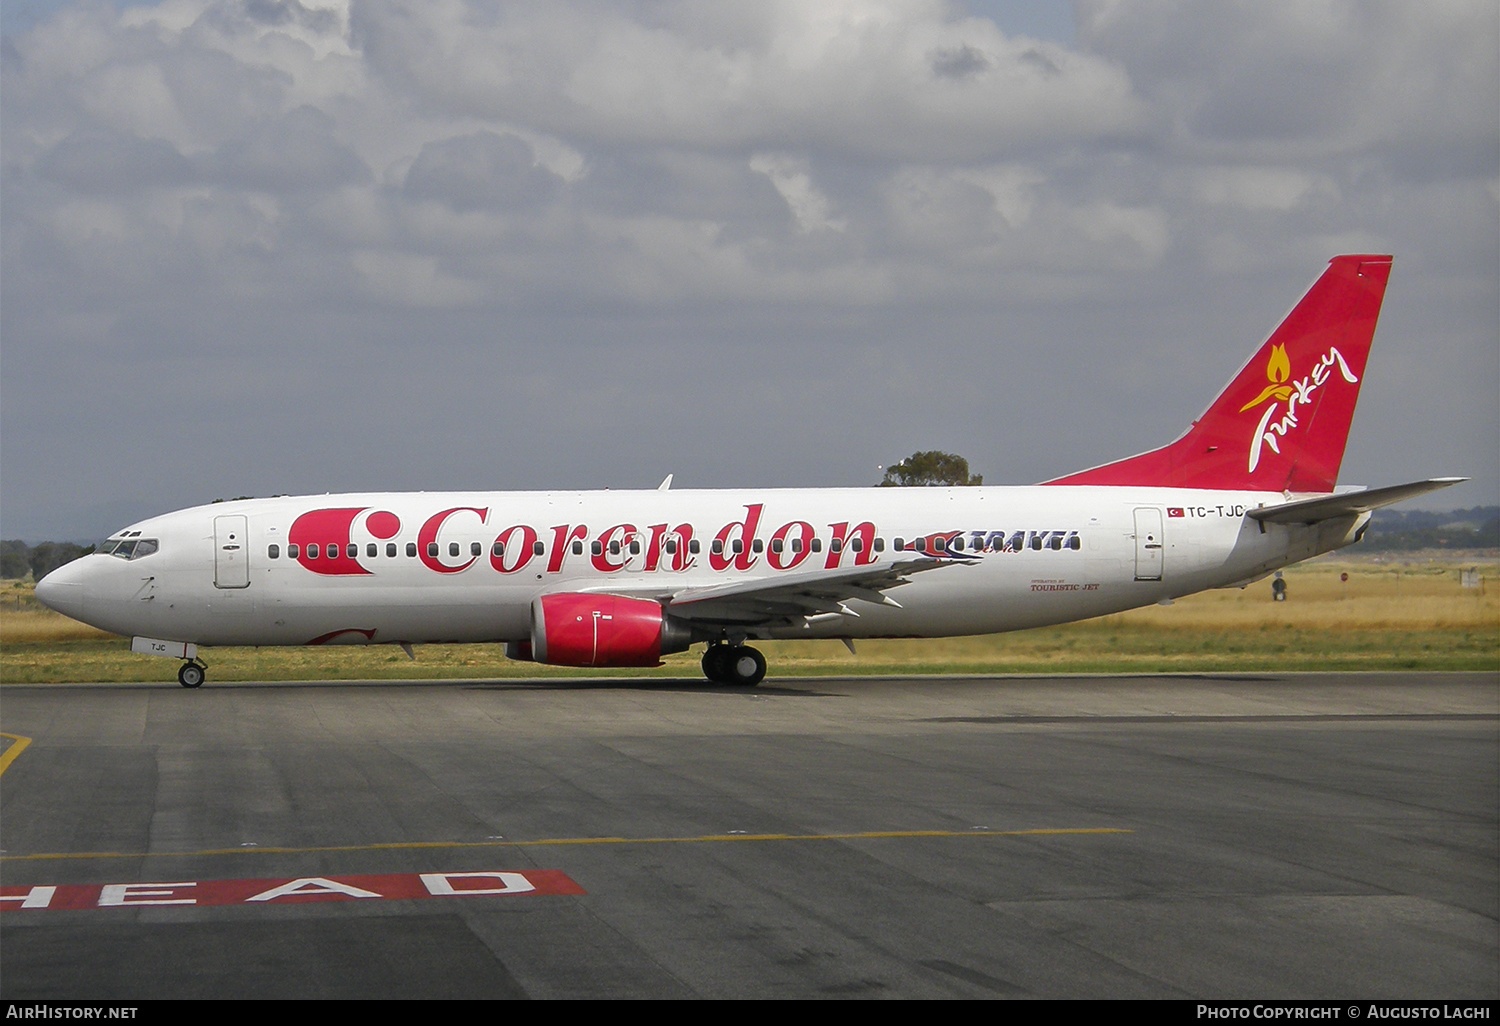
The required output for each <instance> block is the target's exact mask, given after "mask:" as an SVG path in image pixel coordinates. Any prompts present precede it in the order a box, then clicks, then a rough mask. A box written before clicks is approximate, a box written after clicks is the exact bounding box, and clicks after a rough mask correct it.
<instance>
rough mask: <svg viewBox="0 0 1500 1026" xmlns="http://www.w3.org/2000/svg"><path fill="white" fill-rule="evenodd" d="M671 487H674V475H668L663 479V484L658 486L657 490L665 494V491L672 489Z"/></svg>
mask: <svg viewBox="0 0 1500 1026" xmlns="http://www.w3.org/2000/svg"><path fill="white" fill-rule="evenodd" d="M671 487H672V475H671V474H668V475H667V476H666V477H664V478H662V479H661V484H659V485H657V486H656V490H657V491H659V492H665V491H669V490H670V489H671Z"/></svg>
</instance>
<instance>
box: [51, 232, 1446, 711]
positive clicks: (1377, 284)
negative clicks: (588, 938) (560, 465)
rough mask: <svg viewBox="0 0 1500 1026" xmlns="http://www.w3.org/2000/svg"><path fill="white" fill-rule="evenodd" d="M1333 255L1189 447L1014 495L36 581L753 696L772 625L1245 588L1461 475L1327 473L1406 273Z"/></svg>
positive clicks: (213, 552) (1082, 614)
mask: <svg viewBox="0 0 1500 1026" xmlns="http://www.w3.org/2000/svg"><path fill="white" fill-rule="evenodd" d="M1390 268H1391V258H1390V257H1388V256H1340V257H1336V258H1334V259H1333V260H1332V261H1330V263H1329V266H1328V268H1327V270H1326V271H1325V272H1324V273H1323V275H1322V276H1321V277H1320V278H1319V279H1318V280H1317V281H1316V282H1315V283H1314V284H1313V286H1312V288H1311V289H1310V290H1309V291H1308V293H1307V295H1306V296H1304V297H1303V299H1302V301H1301V302H1300V303H1298V304H1297V306H1296V307H1295V308H1293V310H1292V312H1291V313H1290V314H1288V316H1287V318H1286V320H1285V321H1283V322H1282V324H1281V325H1280V327H1278V328H1277V329H1276V331H1275V332H1274V333H1273V334H1272V335H1271V337H1270V338H1269V339H1268V340H1267V341H1266V342H1265V343H1264V344H1263V345H1262V346H1261V347H1260V348H1259V349H1257V350H1256V352H1255V355H1254V356H1252V357H1251V358H1250V360H1249V362H1248V363H1246V364H1245V366H1244V367H1243V368H1242V369H1241V370H1240V371H1239V372H1238V373H1237V374H1236V375H1235V376H1234V378H1233V380H1232V381H1231V382H1230V384H1229V386H1228V388H1226V389H1225V390H1224V392H1223V393H1222V394H1221V395H1220V396H1219V397H1218V398H1217V399H1215V400H1214V402H1213V404H1212V405H1211V406H1209V408H1208V410H1207V411H1206V412H1205V413H1204V414H1203V415H1202V416H1201V417H1200V418H1199V419H1198V420H1196V421H1194V422H1193V425H1192V426H1191V427H1190V428H1189V429H1188V431H1187V432H1186V433H1185V434H1184V435H1183V436H1182V437H1180V438H1179V439H1177V440H1176V441H1175V442H1173V443H1171V444H1170V445H1167V446H1165V447H1163V448H1160V449H1156V450H1153V451H1151V452H1147V453H1143V454H1141V455H1139V456H1134V457H1131V458H1130V459H1126V460H1122V461H1120V462H1117V463H1110V464H1107V465H1105V466H1101V467H1096V468H1094V469H1092V470H1085V471H1082V472H1080V473H1077V474H1071V475H1069V476H1067V477H1062V478H1058V479H1056V480H1053V481H1048V482H1045V483H1043V484H1040V485H1032V486H1029V487H1019V488H984V487H965V488H818V489H786V490H777V489H753V490H734V491H696V490H678V491H672V490H670V489H669V487H668V486H669V484H670V482H671V478H670V477H669V478H668V479H667V480H666V481H664V482H662V486H661V487H660V488H658V489H655V490H653V491H604V492H455V493H418V494H390V493H369V494H354V495H337V496H329V495H322V496H302V497H281V498H272V499H245V500H236V501H234V502H224V503H216V504H213V505H209V506H199V507H196V508H194V509H187V510H182V511H180V512H177V513H168V514H166V515H164V516H159V517H153V518H151V519H149V520H144V521H142V522H140V523H138V524H133V525H132V526H131V527H129V528H127V529H126V530H123V531H120V532H118V533H116V534H115V535H113V536H112V537H111V538H110V539H109V540H108V541H107V542H106V543H105V544H104V545H103V546H102V547H101V549H100V550H99V551H98V552H96V553H94V554H92V555H89V556H85V557H83V558H82V559H78V560H75V561H74V562H72V563H69V564H67V565H65V566H63V567H61V568H60V569H58V570H55V571H54V572H52V573H51V574H49V575H47V577H46V578H44V579H43V580H42V581H40V582H39V583H38V584H37V589H36V594H37V598H38V599H40V600H41V601H42V602H44V603H45V604H46V605H48V606H50V607H51V608H53V609H55V610H58V611H59V612H62V613H66V614H67V615H68V616H71V617H73V618H75V619H78V620H82V621H83V622H85V623H89V624H92V625H94V626H96V627H99V628H102V629H103V630H106V631H111V632H114V633H116V634H122V635H130V636H133V638H134V640H133V642H132V648H133V649H134V650H135V651H137V652H142V653H146V654H154V655H164V656H171V657H174V658H177V659H181V660H183V661H184V662H183V665H182V668H181V671H180V672H179V674H178V680H179V681H180V682H181V683H182V684H183V686H185V687H190V688H193V687H198V686H199V685H201V684H202V683H203V680H204V676H205V666H204V663H203V662H202V661H201V660H200V659H199V657H198V646H200V645H206V646H212V645H348V644H356V645H369V644H395V645H400V646H401V647H402V648H404V649H405V650H406V652H407V654H408V655H410V654H411V653H412V649H411V646H412V645H413V644H416V643H420V642H504V643H505V644H506V653H507V655H509V656H511V657H512V658H516V659H531V660H535V661H537V662H541V663H554V664H561V665H567V666H593V667H610V666H657V665H660V663H661V656H662V655H663V654H666V653H671V652H681V651H684V650H686V649H687V648H688V647H689V646H690V645H692V644H694V643H696V642H707V649H706V651H705V652H704V655H703V672H704V673H705V674H706V675H707V677H708V679H709V680H711V681H715V682H717V683H722V684H733V685H754V684H757V683H759V682H760V680H761V679H762V677H764V675H765V672H766V661H765V658H764V657H763V656H762V655H761V653H760V652H758V651H757V650H756V649H754V648H751V647H749V646H748V645H746V641H748V640H751V639H763V638H837V639H841V640H843V641H844V642H845V643H846V644H848V645H849V646H850V648H851V649H852V648H853V640H854V639H857V638H872V637H926V638H930V637H945V636H954V635H964V634H989V633H994V632H999V631H1012V630H1019V629H1022V628H1027V627H1037V626H1041V625H1044V624H1055V623H1064V622H1067V621H1071V620H1079V619H1083V618H1086V617H1092V616H1099V615H1101V614H1104V613H1114V612H1118V611H1120V610H1124V609H1131V608H1134V607H1137V606H1145V605H1150V604H1152V603H1156V602H1161V601H1163V600H1166V599H1171V598H1175V597H1178V596H1182V595H1187V594H1191V593H1193V592H1197V591H1202V590H1204V589H1207V588H1219V587H1226V586H1233V585H1243V584H1246V583H1248V582H1250V581H1253V580H1255V579H1257V578H1260V577H1263V576H1265V575H1266V574H1269V573H1271V572H1272V571H1274V570H1276V569H1277V568H1279V567H1283V566H1286V565H1288V564H1290V563H1296V562H1298V561H1299V560H1304V559H1307V558H1309V557H1311V556H1315V555H1317V554H1319V553H1322V552H1328V551H1330V550H1332V549H1337V548H1340V547H1342V546H1344V545H1349V544H1351V543H1352V542H1356V541H1358V540H1359V539H1360V537H1361V536H1362V534H1363V533H1364V529H1365V525H1366V524H1367V522H1368V521H1369V518H1370V511H1371V510H1373V509H1376V508H1378V507H1380V506H1385V505H1389V504H1390V503H1393V502H1398V501H1400V500H1402V499H1406V498H1410V497H1412V496H1415V495H1420V494H1422V493H1424V492H1429V491H1432V490H1434V489H1437V488H1441V487H1444V486H1446V485H1450V484H1454V483H1456V482H1458V481H1461V480H1464V479H1463V478H1438V479H1431V480H1427V481H1419V482H1415V483H1412V484H1405V485H1397V486H1394V487H1388V488H1377V489H1373V490H1357V489H1356V490H1349V489H1338V488H1336V487H1335V482H1336V481H1337V479H1338V470H1339V463H1340V462H1341V461H1342V459H1343V453H1344V443H1345V440H1346V439H1347V437H1348V434H1349V424H1350V421H1351V419H1352V417H1353V415H1354V405H1355V400H1356V398H1357V397H1358V394H1359V386H1360V381H1361V379H1362V378H1363V377H1364V372H1365V360H1366V357H1367V356H1368V355H1369V351H1370V341H1371V338H1372V336H1373V335H1374V331H1375V321H1376V318H1377V316H1378V314H1379V312H1380V304H1381V299H1382V297H1383V296H1384V294H1385V285H1386V279H1387V277H1388V276H1389V274H1390Z"/></svg>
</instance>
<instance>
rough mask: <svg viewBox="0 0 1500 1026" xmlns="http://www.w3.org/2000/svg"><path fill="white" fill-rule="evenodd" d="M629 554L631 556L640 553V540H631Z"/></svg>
mask: <svg viewBox="0 0 1500 1026" xmlns="http://www.w3.org/2000/svg"><path fill="white" fill-rule="evenodd" d="M630 554H631V555H632V556H639V555H640V554H641V543H640V542H638V541H633V542H631V543H630Z"/></svg>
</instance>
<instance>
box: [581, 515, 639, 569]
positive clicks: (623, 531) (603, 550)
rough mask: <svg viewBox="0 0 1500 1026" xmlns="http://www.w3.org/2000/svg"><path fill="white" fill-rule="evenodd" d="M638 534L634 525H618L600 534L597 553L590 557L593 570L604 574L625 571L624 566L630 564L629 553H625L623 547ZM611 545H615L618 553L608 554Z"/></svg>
mask: <svg viewBox="0 0 1500 1026" xmlns="http://www.w3.org/2000/svg"><path fill="white" fill-rule="evenodd" d="M639 533H640V532H638V531H637V530H636V529H635V525H634V524H619V525H616V526H615V527H611V528H610V529H609V530H608V531H605V532H604V533H603V534H601V535H600V536H599V551H598V552H597V553H595V554H594V556H593V557H592V559H593V562H594V569H595V570H598V571H599V572H601V573H606V574H612V573H614V572H615V571H616V570H623V569H625V564H626V563H628V562H630V553H629V552H627V551H625V547H626V546H627V545H629V544H630V540H631V539H632V538H634V537H635V536H636V535H637V534H639ZM611 544H613V545H615V546H616V547H617V548H618V551H616V552H610V550H609V547H610V545H611Z"/></svg>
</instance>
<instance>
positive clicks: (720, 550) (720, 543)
mask: <svg viewBox="0 0 1500 1026" xmlns="http://www.w3.org/2000/svg"><path fill="white" fill-rule="evenodd" d="M693 544H694V545H697V544H698V543H697V542H696V541H695V542H693ZM709 551H710V552H712V553H713V554H714V555H716V556H722V555H723V554H724V539H722V538H715V539H714V543H713V544H712V545H710V546H709Z"/></svg>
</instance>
